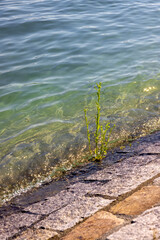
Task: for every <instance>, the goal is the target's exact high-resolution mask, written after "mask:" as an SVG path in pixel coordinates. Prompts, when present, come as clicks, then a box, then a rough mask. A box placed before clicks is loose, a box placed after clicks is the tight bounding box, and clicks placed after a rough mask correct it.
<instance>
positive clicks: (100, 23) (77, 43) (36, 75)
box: [0, 0, 160, 198]
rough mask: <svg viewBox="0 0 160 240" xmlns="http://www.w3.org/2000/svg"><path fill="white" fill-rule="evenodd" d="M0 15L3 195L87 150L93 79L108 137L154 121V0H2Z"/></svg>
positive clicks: (158, 109) (159, 26)
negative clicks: (98, 89) (112, 126)
mask: <svg viewBox="0 0 160 240" xmlns="http://www.w3.org/2000/svg"><path fill="white" fill-rule="evenodd" d="M0 16H1V17H0V46H1V51H0V184H1V191H0V192H1V195H2V198H5V197H7V196H8V194H10V193H18V192H20V191H21V190H22V189H25V188H28V187H29V186H33V185H34V184H35V183H36V182H42V181H44V179H45V178H46V177H48V176H49V175H50V174H51V173H52V175H54V171H55V169H56V166H63V165H65V164H66V165H65V166H66V167H67V168H68V169H69V168H71V166H72V164H73V163H74V161H75V159H76V160H79V159H81V158H82V155H85V152H86V151H87V147H86V146H87V138H86V128H85V122H84V113H83V108H84V107H85V106H86V105H87V106H88V107H89V112H88V114H89V120H90V122H91V124H92V123H93V121H94V113H95V112H94V107H95V96H96V95H95V90H94V85H95V84H96V83H97V82H102V87H103V88H102V96H101V105H102V120H103V122H107V121H110V122H112V123H115V124H116V129H115V130H114V133H113V136H112V138H113V140H116V139H117V136H119V137H120V138H121V139H124V138H125V137H127V136H130V135H131V134H132V135H133V134H134V131H138V130H139V131H140V129H141V130H142V129H143V131H144V132H145V131H151V130H155V129H158V128H159V123H160V120H159V119H160V118H159V116H160V115H159V113H160V18H159V16H160V3H158V2H157V1H151V0H145V1H144V0H141V1H133V2H131V1H129V0H127V1H122V0H117V1H104V0H101V1H100V0H99V1H94V2H93V1H89V0H87V1H82V0H77V1H71V0H63V1H56V0H53V1H49V0H41V1H38V0H30V1H28V0H25V1H24V0H16V1H13V0H5V1H1V2H0ZM93 128H94V125H93ZM137 129H138V130H137Z"/></svg>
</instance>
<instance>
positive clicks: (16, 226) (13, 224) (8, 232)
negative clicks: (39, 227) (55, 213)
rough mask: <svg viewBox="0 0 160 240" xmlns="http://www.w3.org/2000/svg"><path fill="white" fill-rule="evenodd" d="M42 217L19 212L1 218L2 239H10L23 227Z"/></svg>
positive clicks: (0, 233)
mask: <svg viewBox="0 0 160 240" xmlns="http://www.w3.org/2000/svg"><path fill="white" fill-rule="evenodd" d="M39 219H40V215H33V214H28V213H17V214H12V215H10V216H7V217H4V218H2V219H0V240H5V239H8V238H9V237H12V236H13V235H14V234H16V233H18V232H19V231H20V230H21V229H22V228H23V227H28V226H30V225H31V224H33V223H34V222H36V221H38V220H39Z"/></svg>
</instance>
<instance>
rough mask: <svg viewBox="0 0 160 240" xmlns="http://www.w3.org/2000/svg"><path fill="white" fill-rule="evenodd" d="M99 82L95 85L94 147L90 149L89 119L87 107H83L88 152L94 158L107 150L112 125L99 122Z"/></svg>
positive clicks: (97, 158) (98, 157) (99, 158)
mask: <svg viewBox="0 0 160 240" xmlns="http://www.w3.org/2000/svg"><path fill="white" fill-rule="evenodd" d="M101 88H102V87H101V83H98V84H97V86H96V87H95V89H96V91H97V92H96V93H97V101H96V110H97V113H96V117H95V119H96V123H95V124H96V127H95V128H96V130H95V133H94V142H95V149H94V150H92V149H91V138H90V136H91V134H90V130H89V121H88V118H87V111H88V109H87V108H85V109H84V114H85V122H86V127H87V138H88V143H89V152H90V154H91V155H92V158H94V159H96V160H101V159H102V158H103V157H104V156H105V155H106V154H107V150H108V144H109V139H110V136H111V133H112V130H113V128H114V127H115V125H114V126H113V127H111V125H110V123H107V124H106V125H105V126H104V127H103V125H101V124H100V117H101V106H100V97H101Z"/></svg>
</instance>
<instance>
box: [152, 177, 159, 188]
mask: <svg viewBox="0 0 160 240" xmlns="http://www.w3.org/2000/svg"><path fill="white" fill-rule="evenodd" d="M153 185H156V186H160V177H159V178H156V179H155V180H154V181H153Z"/></svg>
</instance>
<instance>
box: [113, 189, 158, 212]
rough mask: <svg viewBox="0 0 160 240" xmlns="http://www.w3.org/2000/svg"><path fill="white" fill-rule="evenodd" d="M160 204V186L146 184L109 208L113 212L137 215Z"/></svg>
mask: <svg viewBox="0 0 160 240" xmlns="http://www.w3.org/2000/svg"><path fill="white" fill-rule="evenodd" d="M156 204H160V187H158V186H147V187H143V188H142V189H141V190H139V191H137V192H135V193H133V194H132V195H131V196H129V197H128V198H126V199H125V200H123V201H122V202H120V203H118V204H116V205H115V206H113V207H112V208H111V212H112V213H114V214H125V215H138V214H141V213H142V212H144V211H145V210H147V209H148V208H151V207H152V206H155V205H156Z"/></svg>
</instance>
